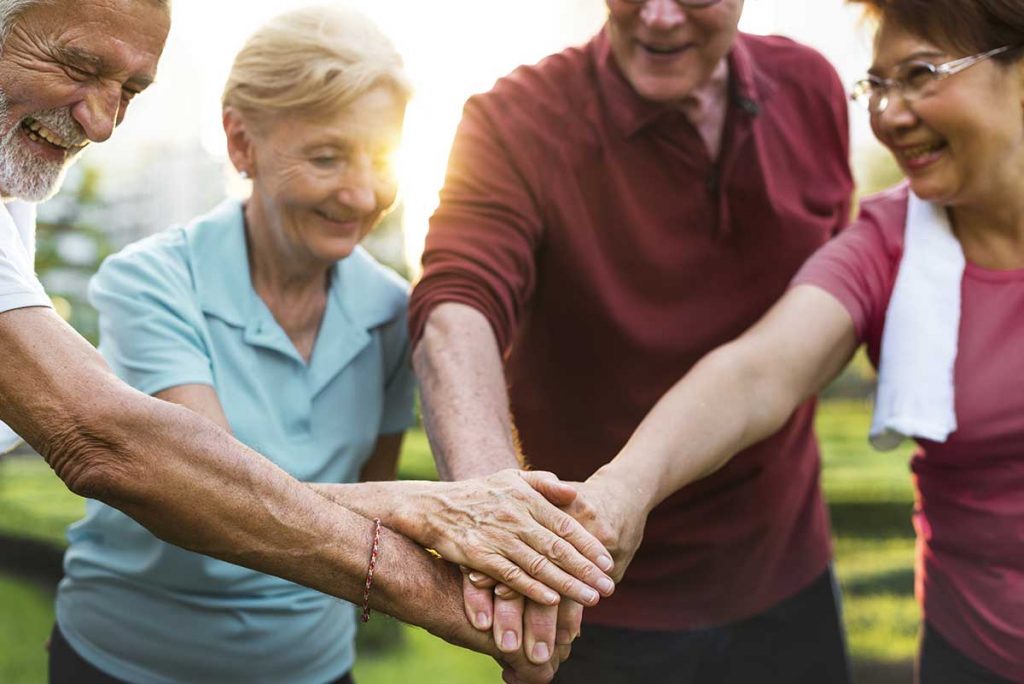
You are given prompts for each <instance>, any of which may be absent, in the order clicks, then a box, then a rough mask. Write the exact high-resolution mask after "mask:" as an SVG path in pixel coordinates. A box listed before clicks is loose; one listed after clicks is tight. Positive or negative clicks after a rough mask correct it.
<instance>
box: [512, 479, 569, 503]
mask: <svg viewBox="0 0 1024 684" xmlns="http://www.w3.org/2000/svg"><path fill="white" fill-rule="evenodd" d="M519 474H520V476H522V478H523V479H524V480H526V482H527V484H529V485H530V486H531V487H533V488H534V489H536V490H537V491H538V492H539V493H540V494H541V495H542V496H543V497H544V498H545V499H547V500H548V501H549V502H551V503H552V504H554V505H555V506H559V507H562V506H568V505H569V504H571V503H572V502H573V501H575V500H576V488H575V487H573V486H572V485H571V484H568V483H566V482H562V481H561V480H559V479H558V476H557V475H555V474H554V473H549V472H546V471H543V470H524V471H521V472H520V473H519Z"/></svg>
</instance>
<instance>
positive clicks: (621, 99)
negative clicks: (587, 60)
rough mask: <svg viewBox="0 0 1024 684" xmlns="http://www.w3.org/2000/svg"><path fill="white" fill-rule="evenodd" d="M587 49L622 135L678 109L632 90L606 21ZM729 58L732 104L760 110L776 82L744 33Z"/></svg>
mask: <svg viewBox="0 0 1024 684" xmlns="http://www.w3.org/2000/svg"><path fill="white" fill-rule="evenodd" d="M590 49H591V51H592V54H593V56H594V62H595V64H596V67H597V69H596V70H597V82H598V89H599V91H600V95H601V99H602V100H603V101H604V103H603V104H604V107H605V108H606V109H607V111H608V112H609V114H610V116H611V118H612V120H613V121H614V122H615V125H616V126H617V127H618V129H619V130H620V131H621V132H622V134H623V135H624V136H626V137H631V136H633V135H635V134H636V133H637V132H639V131H640V130H642V129H644V128H646V127H647V126H649V125H651V124H652V123H654V122H655V121H656V120H657V119H659V118H660V117H662V116H664V115H666V114H667V113H675V112H676V111H677V110H676V109H675V108H673V107H672V106H671V105H668V104H665V103H662V102H653V101H651V100H647V99H645V98H643V97H641V96H640V95H639V93H637V92H636V90H634V88H633V86H632V85H630V83H629V81H627V80H626V77H625V75H624V74H623V73H622V69H621V68H620V67H619V64H618V62H617V61H616V60H615V55H614V54H612V49H611V41H610V40H609V38H608V25H607V24H605V27H604V29H602V30H601V32H600V33H599V34H598V35H597V36H595V38H594V40H593V41H592V42H591V46H590ZM728 60H729V92H730V98H731V101H732V104H735V103H744V104H743V105H742V106H744V108H746V109H748V111H750V110H753V111H760V110H762V109H763V108H764V106H765V103H766V102H767V100H768V99H769V98H770V97H771V95H772V93H774V91H775V89H776V84H775V81H774V79H772V78H771V77H770V76H769V75H767V74H766V73H764V72H763V71H762V70H761V69H759V68H758V66H757V64H756V63H755V61H754V59H753V56H752V55H751V54H750V48H749V47H748V45H747V39H746V37H745V35H744V34H743V33H737V34H736V38H735V40H734V41H733V46H732V50H731V51H730V52H729V56H728Z"/></svg>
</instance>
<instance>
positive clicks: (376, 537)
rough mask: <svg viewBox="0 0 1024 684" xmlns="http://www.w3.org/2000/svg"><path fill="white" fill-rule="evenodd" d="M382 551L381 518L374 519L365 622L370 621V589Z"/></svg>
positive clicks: (367, 574)
mask: <svg viewBox="0 0 1024 684" xmlns="http://www.w3.org/2000/svg"><path fill="white" fill-rule="evenodd" d="M379 551H380V518H374V519H373V546H372V547H371V549H370V565H369V566H368V567H367V568H366V586H365V587H363V618H362V619H363V622H369V621H370V587H372V586H373V570H374V568H376V567H377V553H378V552H379Z"/></svg>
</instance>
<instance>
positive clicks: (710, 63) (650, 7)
mask: <svg viewBox="0 0 1024 684" xmlns="http://www.w3.org/2000/svg"><path fill="white" fill-rule="evenodd" d="M607 3H608V15H609V21H608V37H609V39H610V41H611V47H612V53H613V54H614V55H615V60H616V62H618V64H619V67H620V68H621V69H622V72H623V74H625V76H626V80H628V81H629V82H630V84H631V85H632V86H633V88H634V89H635V90H636V91H637V93H639V94H640V96H641V97H644V98H646V99H648V100H654V101H656V102H675V101H678V100H681V99H683V98H685V97H687V96H688V95H690V94H691V93H693V91H694V90H695V89H696V88H698V87H700V86H701V85H702V84H704V83H705V82H707V81H708V80H709V79H710V78H711V76H712V74H713V73H714V71H715V69H716V68H717V67H718V65H719V64H720V63H721V61H722V60H723V59H724V58H725V56H726V55H727V54H728V53H729V50H730V48H731V47H732V41H733V38H735V36H736V31H737V25H738V23H739V20H740V13H741V11H742V10H743V0H722V2H719V3H718V4H715V5H711V6H709V7H705V8H700V9H685V8H683V7H682V6H680V5H679V4H678V3H677V2H676V1H675V0H648V1H647V2H646V3H644V4H642V5H636V4H631V3H628V2H623V1H622V0H607Z"/></svg>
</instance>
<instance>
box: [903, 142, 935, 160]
mask: <svg viewBox="0 0 1024 684" xmlns="http://www.w3.org/2000/svg"><path fill="white" fill-rule="evenodd" d="M940 147H942V144H941V143H933V144H931V145H918V146H917V147H910V148H907V149H905V150H903V156H904V157H905V158H907V159H913V158H915V157H923V156H924V155H926V154H928V153H929V152H934V151H935V150H937V149H939V148H940Z"/></svg>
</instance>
